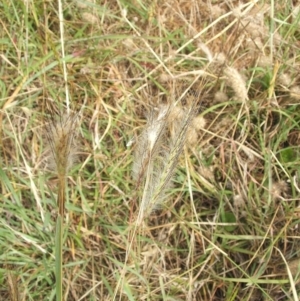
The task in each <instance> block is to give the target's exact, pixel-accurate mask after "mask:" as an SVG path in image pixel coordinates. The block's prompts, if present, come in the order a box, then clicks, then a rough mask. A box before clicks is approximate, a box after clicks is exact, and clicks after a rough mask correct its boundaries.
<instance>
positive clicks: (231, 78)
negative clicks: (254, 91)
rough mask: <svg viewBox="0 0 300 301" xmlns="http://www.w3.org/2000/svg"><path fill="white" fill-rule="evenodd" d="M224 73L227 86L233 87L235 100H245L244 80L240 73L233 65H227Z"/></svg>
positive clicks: (246, 94) (246, 96) (246, 95)
mask: <svg viewBox="0 0 300 301" xmlns="http://www.w3.org/2000/svg"><path fill="white" fill-rule="evenodd" d="M224 74H225V77H226V80H227V82H228V84H229V86H230V87H231V88H232V89H233V91H234V93H235V96H236V98H237V100H240V101H245V100H247V99H248V92H247V88H246V82H245V80H244V79H243V77H242V76H241V74H240V73H239V72H238V71H237V70H236V69H235V68H233V67H229V66H227V67H226V68H225V69H224Z"/></svg>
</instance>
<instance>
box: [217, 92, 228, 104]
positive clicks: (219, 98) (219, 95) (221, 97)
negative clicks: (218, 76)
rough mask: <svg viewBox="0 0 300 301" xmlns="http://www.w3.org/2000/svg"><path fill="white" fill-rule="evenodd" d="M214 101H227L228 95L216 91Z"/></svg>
mask: <svg viewBox="0 0 300 301" xmlns="http://www.w3.org/2000/svg"><path fill="white" fill-rule="evenodd" d="M214 101H215V102H217V103H222V102H226V101H228V96H227V95H226V94H225V93H224V92H222V91H217V92H216V93H215V97H214Z"/></svg>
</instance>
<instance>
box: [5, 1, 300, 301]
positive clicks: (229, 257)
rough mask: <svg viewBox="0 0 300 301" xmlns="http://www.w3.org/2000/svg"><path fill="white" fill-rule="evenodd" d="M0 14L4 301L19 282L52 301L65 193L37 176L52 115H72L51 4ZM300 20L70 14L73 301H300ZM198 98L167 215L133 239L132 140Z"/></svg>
mask: <svg viewBox="0 0 300 301" xmlns="http://www.w3.org/2000/svg"><path fill="white" fill-rule="evenodd" d="M3 3H4V4H3V10H2V11H1V12H0V20H1V21H0V22H1V25H2V27H3V30H2V31H1V33H0V40H1V41H2V44H1V52H0V58H1V64H2V65H1V78H0V79H1V81H0V84H1V93H2V94H1V112H0V114H1V137H2V139H1V142H0V143H1V144H0V150H1V160H0V162H1V163H0V164H1V165H0V172H1V173H0V178H1V186H0V194H1V195H2V197H1V198H2V200H1V201H2V203H1V207H0V223H1V228H2V230H1V231H0V254H2V255H0V256H1V257H0V258H1V262H0V264H1V266H0V300H8V298H9V292H10V295H11V296H12V285H11V284H10V283H11V281H10V280H11V279H13V281H14V283H17V285H18V293H19V294H20V300H45V299H47V300H48V299H49V300H53V299H54V276H53V275H54V274H53V273H54V258H53V254H54V253H53V248H54V247H53V246H54V238H53V235H54V234H53V233H54V221H55V218H56V212H55V210H54V209H55V208H56V204H55V202H54V201H53V199H52V196H53V195H56V192H57V191H56V186H57V179H56V178H55V177H53V174H51V173H48V172H47V170H45V169H44V165H43V164H42V161H43V158H44V151H45V145H44V144H43V135H42V133H43V128H44V126H43V117H44V112H45V110H46V109H47V107H46V105H47V103H49V102H54V103H55V104H56V105H57V106H58V107H59V108H65V86H64V80H63V67H62V64H61V61H60V31H59V22H58V16H57V5H56V2H39V1H35V3H33V2H30V1H24V2H20V3H12V2H11V1H8V0H5V1H3ZM296 7H297V5H296V4H295V3H292V1H288V3H286V1H276V4H275V7H274V8H272V6H271V3H270V1H265V2H264V4H262V3H261V1H209V0H207V1H200V0H199V1H180V0H167V1H164V2H163V3H160V2H158V1H152V2H151V1H136V2H126V3H125V2H122V1H118V2H117V1H90V2H89V1H83V0H82V1H79V0H78V1H72V2H69V3H64V18H65V24H64V26H65V34H64V35H65V52H66V55H67V59H66V60H67V61H66V62H67V72H68V84H69V92H70V101H71V107H72V109H74V110H75V111H81V112H82V114H80V116H79V117H80V118H79V119H80V120H79V123H78V133H79V134H78V138H77V139H78V144H79V145H80V148H79V154H78V163H77V164H76V167H75V170H73V171H71V173H70V176H68V178H67V185H68V190H67V191H68V200H67V202H66V211H67V220H66V222H67V225H68V229H67V233H66V238H65V250H64V262H65V264H66V266H65V268H64V272H65V274H64V287H65V294H66V298H65V299H66V300H70V301H71V300H76V301H79V300H151V301H152V300H153V301H154V300H164V301H166V300H177V301H178V300H189V301H192V300H204V301H208V300H212V301H217V300H226V301H229V300H248V301H256V300H295V296H293V292H295V289H296V290H298V289H299V272H298V271H299V270H298V268H297V266H299V258H300V255H299V227H298V223H299V192H300V188H299V150H298V148H299V141H300V138H299V137H300V132H299V121H300V120H299V113H298V111H299V108H298V102H299V85H300V78H299V67H300V66H299V64H300V60H299V54H300V51H299V49H300V44H299V29H298V28H299V16H298V15H297V14H296V17H295V12H297V11H296ZM272 9H274V11H275V16H274V17H272ZM268 24H271V25H272V26H273V27H272V26H271V27H269V25H268ZM270 28H271V29H270ZM190 86H191V88H190V89H187V88H188V87H190ZM191 92H196V93H198V94H199V95H200V103H201V106H200V107H199V108H197V112H196V115H197V117H196V119H195V120H197V121H193V124H192V126H191V129H190V130H189V131H190V132H188V134H189V135H190V137H189V138H188V139H187V140H188V143H186V145H185V148H184V151H183V155H182V156H180V157H179V158H178V160H177V161H178V162H177V166H178V168H177V171H176V174H175V177H174V180H173V182H174V183H173V185H172V188H171V189H170V190H169V191H168V192H166V195H167V196H168V197H167V201H166V202H165V203H164V206H163V207H162V209H160V210H158V211H156V212H155V214H152V215H150V216H149V217H148V218H145V219H144V223H143V226H142V227H139V228H138V229H136V228H135V227H136V220H137V216H138V211H139V208H140V201H141V198H140V192H139V191H136V184H135V182H134V181H133V179H132V160H133V159H132V158H133V153H134V150H135V147H136V146H135V141H137V140H138V136H139V134H140V133H141V132H142V131H143V128H144V126H145V124H146V122H145V119H146V115H147V112H149V111H151V110H152V109H154V108H157V107H159V106H161V105H170V104H171V103H174V102H175V101H178V100H179V101H178V105H179V107H180V110H183V111H184V110H188V108H189V107H190V105H191V103H192V102H193V98H191V97H190V93H191ZM180 114H181V113H180ZM180 114H179V113H178V112H177V114H174V124H175V125H173V126H176V122H177V121H178V120H177V119H176V118H177V117H176V116H179V115H180ZM198 115H199V116H198ZM173 130H174V128H173ZM169 135H172V125H171V126H170V133H169ZM130 141H133V143H132V145H130V143H129V142H130ZM126 144H128V146H126ZM49 187H51V193H50V192H49ZM283 258H285V260H286V262H285V261H284V260H283ZM288 270H290V271H291V274H292V276H293V280H291V278H289V277H288V272H287V271H288ZM1 273H2V275H1ZM293 287H295V289H294V291H293V290H292V288H293ZM293 298H294V299H293ZM12 300H13V299H12Z"/></svg>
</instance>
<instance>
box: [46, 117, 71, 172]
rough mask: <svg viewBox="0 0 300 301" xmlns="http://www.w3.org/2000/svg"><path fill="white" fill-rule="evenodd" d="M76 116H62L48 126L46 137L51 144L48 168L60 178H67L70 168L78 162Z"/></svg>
mask: <svg viewBox="0 0 300 301" xmlns="http://www.w3.org/2000/svg"><path fill="white" fill-rule="evenodd" d="M76 128H77V122H76V116H75V115H72V116H60V118H59V119H58V120H56V121H55V120H53V121H51V122H50V124H48V125H47V126H46V131H47V132H46V137H47V140H48V143H49V148H50V152H49V153H50V155H49V158H48V166H49V168H50V169H52V170H55V171H56V172H57V174H58V176H66V175H67V173H68V171H69V169H70V167H71V166H72V165H73V164H74V162H75V161H76V149H77V147H76V141H75V140H76V134H77V129H76Z"/></svg>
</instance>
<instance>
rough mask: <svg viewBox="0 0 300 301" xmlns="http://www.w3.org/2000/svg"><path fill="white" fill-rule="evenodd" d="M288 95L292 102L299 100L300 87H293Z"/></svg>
mask: <svg viewBox="0 0 300 301" xmlns="http://www.w3.org/2000/svg"><path fill="white" fill-rule="evenodd" d="M290 95H291V97H292V98H293V99H294V100H300V86H293V87H292V88H291V90H290Z"/></svg>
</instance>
